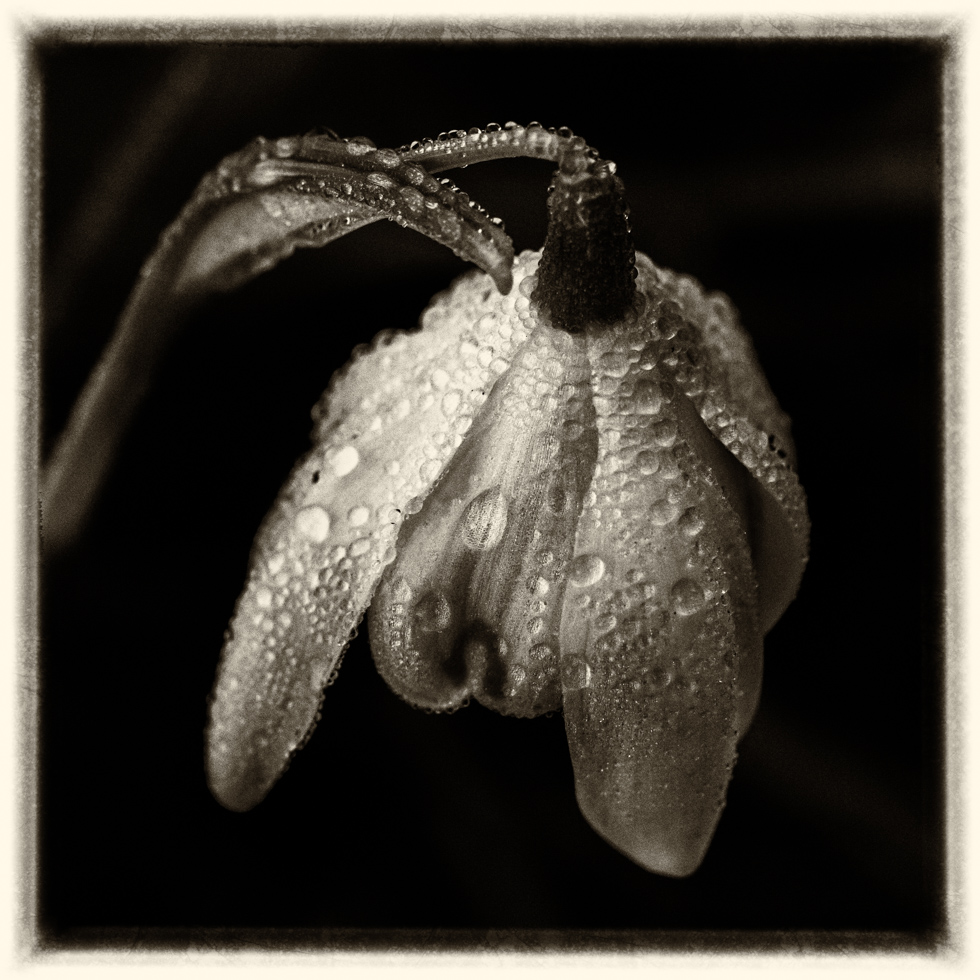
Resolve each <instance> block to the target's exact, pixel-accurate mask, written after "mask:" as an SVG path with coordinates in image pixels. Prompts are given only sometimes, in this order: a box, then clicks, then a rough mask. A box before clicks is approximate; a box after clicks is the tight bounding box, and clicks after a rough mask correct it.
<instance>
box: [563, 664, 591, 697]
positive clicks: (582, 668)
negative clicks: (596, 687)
mask: <svg viewBox="0 0 980 980" xmlns="http://www.w3.org/2000/svg"><path fill="white" fill-rule="evenodd" d="M591 680H592V669H591V668H590V667H589V665H588V664H587V663H586V662H585V661H584V660H582V659H581V657H569V658H568V659H567V660H566V661H564V663H562V665H561V683H562V687H564V688H565V690H566V691H580V690H582V688H583V687H588V686H589V683H590V682H591Z"/></svg>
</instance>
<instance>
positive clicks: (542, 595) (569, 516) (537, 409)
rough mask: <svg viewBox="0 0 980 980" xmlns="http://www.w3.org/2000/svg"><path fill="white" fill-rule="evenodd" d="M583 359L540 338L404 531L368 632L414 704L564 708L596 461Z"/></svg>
mask: <svg viewBox="0 0 980 980" xmlns="http://www.w3.org/2000/svg"><path fill="white" fill-rule="evenodd" d="M582 348H583V344H582V342H581V341H580V340H576V339H575V338H573V337H571V336H570V335H568V334H566V333H563V332H560V331H555V330H552V329H551V328H549V327H546V326H538V327H537V328H536V329H535V331H534V333H533V334H532V336H531V337H530V339H529V341H528V343H527V344H526V345H525V346H524V347H523V348H522V349H521V350H520V351H519V352H518V354H517V355H516V356H515V358H514V361H513V364H512V366H511V368H510V370H509V371H508V372H507V373H506V374H505V375H504V376H503V377H502V378H501V379H500V381H498V383H497V384H496V385H495V387H494V389H493V391H492V392H491V394H490V397H489V398H488V399H487V403H486V405H485V406H484V409H483V410H482V412H481V414H480V415H479V416H478V418H477V420H476V422H475V423H474V425H473V428H472V429H471V431H470V433H469V434H468V435H467V437H466V440H465V441H464V443H463V445H462V446H461V447H460V449H459V452H458V453H457V455H456V457H455V458H454V459H453V462H452V465H451V466H450V467H449V468H448V470H447V472H446V475H445V477H444V478H443V480H442V481H441V482H440V484H439V485H438V486H437V487H436V488H435V490H433V492H432V494H431V495H430V496H429V498H428V499H427V500H426V502H425V505H424V506H423V508H422V511H421V512H420V513H419V514H418V515H417V516H415V517H413V518H411V519H410V520H408V521H406V522H405V525H404V527H403V529H402V532H401V534H400V536H399V539H398V545H397V558H396V560H395V562H394V563H393V565H392V566H391V567H390V568H389V569H388V571H387V572H386V573H385V575H384V577H383V579H382V582H381V585H380V586H379V589H378V592H377V594H376V596H375V598H374V601H373V602H372V605H371V611H370V616H369V628H370V631H371V645H372V650H373V652H374V657H375V661H376V663H377V666H378V670H379V671H380V673H381V674H382V676H383V677H384V678H385V680H386V681H387V682H388V684H389V686H390V687H391V688H392V689H393V690H394V691H395V692H396V693H397V694H399V695H400V696H401V697H403V698H405V699H406V700H408V701H409V702H411V703H412V704H415V705H417V706H419V707H426V708H430V709H433V710H452V709H454V708H456V707H458V706H459V705H460V704H462V703H463V702H464V701H466V700H467V699H468V698H469V697H471V696H475V697H477V698H478V700H480V701H481V702H482V703H483V704H485V705H487V706H488V707H492V708H494V709H495V710H498V711H501V712H504V713H507V714H517V715H523V716H531V715H536V714H541V713H542V712H545V711H552V710H555V709H557V708H558V707H559V706H560V688H559V682H558V654H557V650H558V623H559V616H560V611H561V607H562V595H563V587H564V578H565V576H564V569H565V566H566V564H567V562H568V559H569V557H570V554H571V551H572V547H573V543H574V535H575V527H576V525H577V522H578V515H579V512H580V509H581V501H582V497H583V495H584V493H585V490H586V487H587V486H588V482H589V479H590V478H591V474H592V470H593V467H594V463H595V454H596V439H595V427H594V420H593V415H592V408H591V402H590V399H589V397H588V395H589V388H588V363H587V361H586V359H585V356H584V352H583V349H582ZM435 611H438V613H439V615H433V613H434V612H435Z"/></svg>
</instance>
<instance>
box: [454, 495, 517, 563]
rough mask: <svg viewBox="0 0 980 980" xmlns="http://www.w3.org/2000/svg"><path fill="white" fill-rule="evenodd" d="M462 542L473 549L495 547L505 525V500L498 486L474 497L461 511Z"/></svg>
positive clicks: (483, 549) (484, 549)
mask: <svg viewBox="0 0 980 980" xmlns="http://www.w3.org/2000/svg"><path fill="white" fill-rule="evenodd" d="M462 524H463V527H462V535H463V543H464V544H465V545H466V546H467V547H468V548H472V549H473V550H474V551H489V549H490V548H493V547H496V545H497V544H498V543H499V542H500V539H501V538H502V537H503V536H504V529H505V528H506V527H507V500H506V498H505V497H504V494H503V491H502V490H501V489H500V487H491V488H490V489H489V490H484V491H483V493H481V494H479V495H478V496H476V497H474V498H473V499H472V500H471V501H470V502H469V503H468V504H467V505H466V510H465V511H463V519H462Z"/></svg>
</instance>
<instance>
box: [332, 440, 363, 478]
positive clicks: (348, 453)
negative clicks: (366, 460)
mask: <svg viewBox="0 0 980 980" xmlns="http://www.w3.org/2000/svg"><path fill="white" fill-rule="evenodd" d="M360 461H361V456H360V453H358V451H357V450H356V449H355V448H354V447H353V446H344V448H343V449H340V450H338V451H337V452H336V453H334V454H333V456H332V457H331V458H330V461H329V462H330V467H331V469H333V471H334V473H335V474H336V475H337V476H347V474H348V473H350V472H352V471H353V470H355V469H357V464H358V463H359V462H360Z"/></svg>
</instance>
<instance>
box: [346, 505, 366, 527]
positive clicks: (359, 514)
mask: <svg viewBox="0 0 980 980" xmlns="http://www.w3.org/2000/svg"><path fill="white" fill-rule="evenodd" d="M370 516H371V511H370V510H368V508H367V507H352V508H351V509H350V510H349V511H348V513H347V521H348V523H349V524H350V525H351V527H360V526H361V525H362V524H367V520H368V518H369V517H370Z"/></svg>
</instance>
